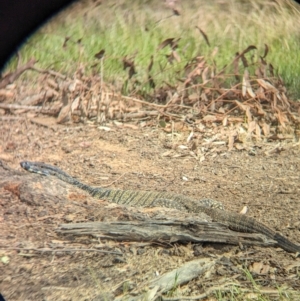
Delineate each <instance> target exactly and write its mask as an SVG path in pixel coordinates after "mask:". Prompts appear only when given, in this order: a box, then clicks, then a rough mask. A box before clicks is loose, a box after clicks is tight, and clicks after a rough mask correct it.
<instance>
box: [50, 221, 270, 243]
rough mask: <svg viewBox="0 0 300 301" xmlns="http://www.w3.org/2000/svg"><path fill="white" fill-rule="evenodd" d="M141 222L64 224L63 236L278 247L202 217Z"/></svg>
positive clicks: (258, 235) (267, 240)
mask: <svg viewBox="0 0 300 301" xmlns="http://www.w3.org/2000/svg"><path fill="white" fill-rule="evenodd" d="M166 219H167V220H155V219H153V218H152V219H151V220H150V219H148V218H146V217H145V220H139V221H114V222H88V223H70V224H62V225H60V226H59V227H58V228H57V229H56V232H58V233H60V234H73V235H93V236H95V237H99V238H107V239H113V240H121V241H123V240H127V241H151V242H162V241H165V242H168V243H169V242H185V243H186V242H198V243H200V242H214V243H226V244H232V245H239V244H244V245H257V246H275V241H273V240H271V239H268V238H266V237H265V236H264V235H261V234H257V233H251V234H250V233H240V232H233V231H231V230H229V229H228V228H227V227H226V226H224V225H222V224H219V223H213V222H207V221H205V220H204V219H202V218H198V217H190V218H185V219H180V218H174V217H171V218H166Z"/></svg>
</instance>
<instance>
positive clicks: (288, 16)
mask: <svg viewBox="0 0 300 301" xmlns="http://www.w3.org/2000/svg"><path fill="white" fill-rule="evenodd" d="M103 2H105V1H103ZM224 2H225V1H224ZM117 3H118V4H115V3H112V2H111V3H110V1H107V4H105V3H102V4H101V5H99V6H95V4H94V2H92V1H84V2H79V3H77V4H74V5H73V6H72V7H71V8H69V9H68V10H67V11H65V12H63V13H61V14H60V15H59V16H58V17H57V18H55V19H53V20H52V21H51V22H50V23H48V24H47V25H45V26H44V27H43V28H41V29H40V30H39V31H38V32H37V33H36V34H35V35H34V36H32V37H31V38H30V39H29V40H28V42H27V43H26V45H24V47H23V48H22V50H21V54H22V60H23V61H24V62H25V61H26V60H28V59H29V58H31V57H35V58H36V59H38V60H39V63H38V65H39V67H41V68H51V69H54V70H57V71H60V72H62V73H66V74H69V75H73V74H74V72H75V71H76V70H77V69H78V68H79V67H80V66H84V68H85V72H86V73H87V74H90V73H92V72H99V66H100V64H99V65H98V67H94V68H93V70H92V68H91V66H92V65H94V64H95V63H97V62H99V60H97V59H96V58H94V55H95V54H96V53H97V52H99V51H100V50H101V49H105V59H104V79H105V81H106V82H109V83H112V84H114V85H115V87H116V88H117V89H118V90H121V87H122V85H123V84H124V81H125V80H126V78H127V76H128V71H127V70H123V65H122V58H123V57H124V56H126V55H127V56H128V57H134V62H135V67H136V71H137V74H136V75H135V76H134V78H136V80H138V81H139V82H140V83H141V85H142V86H145V89H146V90H147V89H148V90H149V87H147V66H148V65H149V62H150V57H151V55H153V56H154V66H153V69H152V71H151V75H152V76H153V78H154V80H155V82H156V84H157V85H158V86H160V85H162V83H163V81H166V82H169V83H175V82H177V80H176V78H180V77H182V72H181V71H182V69H183V67H184V65H185V64H186V63H187V62H188V61H189V60H190V59H191V58H193V57H195V56H196V55H203V56H205V58H206V59H207V61H208V62H212V57H211V53H212V52H213V49H214V48H215V47H218V53H217V55H216V56H215V57H214V60H215V62H216V64H217V69H218V70H220V69H221V68H222V67H223V66H224V65H225V64H228V63H229V62H230V61H231V60H232V59H233V58H234V55H235V53H236V52H237V51H242V50H243V49H245V48H246V47H247V46H249V45H256V46H257V48H258V51H257V52H256V53H257V55H263V53H264V44H267V45H268V46H269V54H268V56H267V61H268V62H270V63H272V64H273V65H274V67H275V70H276V71H278V73H279V74H280V75H281V76H282V77H283V79H284V81H285V83H286V85H287V88H288V93H289V95H290V96H291V97H292V98H294V99H297V98H299V97H300V92H299V89H298V87H299V84H300V77H299V74H300V64H299V62H300V52H299V49H300V33H299V30H298V28H299V27H300V12H299V11H298V10H297V9H296V8H295V6H296V4H292V2H290V1H284V0H277V1H276V2H275V1H262V0H261V1H259V0H253V1H246V2H245V1H242V0H240V1H233V0H231V1H230V0H228V1H227V2H225V4H224V3H223V4H222V3H220V4H218V2H217V1H211V2H210V1H205V0H202V1H201V0H198V1H196V0H194V1H182V7H181V8H180V10H181V15H180V16H175V15H173V16H172V17H170V18H167V17H168V16H170V15H172V11H171V10H170V9H169V8H166V7H165V6H164V4H163V2H162V1H158V0H152V1H129V0H128V1H125V0H123V1H118V2H117ZM196 26H198V27H200V28H201V29H202V30H203V31H204V32H205V33H206V34H207V36H208V38H209V41H210V45H211V46H210V47H209V46H208V45H207V44H206V43H205V41H204V39H203V37H202V36H201V34H200V33H199V31H198V30H197V29H196V28H195V27H196ZM146 28H147V30H146ZM65 37H70V41H69V42H68V43H67V47H65V48H63V47H62V46H63V43H64V40H65ZM173 37H174V38H181V40H180V41H179V48H178V49H177V52H178V54H179V56H180V58H181V62H174V63H173V64H170V63H168V62H167V59H166V57H165V55H166V54H169V53H170V49H169V47H166V48H164V49H162V50H160V51H157V47H158V45H159V44H160V43H161V42H162V41H163V40H165V39H167V38H173ZM79 39H82V40H81V44H78V43H77V40H79ZM15 66H16V61H15V60H14V59H13V60H12V62H10V63H9V65H8V68H9V69H12V68H14V67H15ZM161 68H162V69H163V71H162V70H161ZM31 76H32V75H31Z"/></svg>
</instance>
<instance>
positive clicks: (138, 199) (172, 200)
mask: <svg viewBox="0 0 300 301" xmlns="http://www.w3.org/2000/svg"><path fill="white" fill-rule="evenodd" d="M20 165H21V167H22V168H23V169H25V170H27V171H29V172H33V173H38V174H41V175H45V176H51V175H52V176H56V177H57V178H59V179H60V180H62V181H64V182H67V183H69V184H72V185H74V186H77V187H79V188H81V189H83V190H85V191H87V192H88V193H89V194H91V195H92V196H93V197H96V198H99V199H103V200H107V201H110V202H114V203H117V204H123V205H128V206H134V207H167V208H174V209H178V210H182V211H188V212H191V213H199V212H204V213H205V214H207V215H208V216H210V217H211V218H212V219H213V220H214V221H216V222H220V223H222V224H225V225H227V226H228V227H229V228H230V229H232V230H235V231H241V232H250V233H251V232H257V233H261V234H264V235H266V236H267V237H269V238H271V239H273V240H275V241H276V242H277V245H278V246H279V247H281V248H282V249H284V250H286V251H288V252H294V253H297V252H300V246H299V245H296V244H294V243H293V242H291V241H290V240H288V239H287V238H286V237H284V236H282V235H281V234H279V233H277V232H275V231H274V230H272V229H270V228H269V227H267V226H266V225H264V224H262V223H260V222H258V221H256V220H255V219H254V218H251V217H248V216H245V215H243V214H238V213H234V212H229V211H225V210H223V205H222V204H221V203H220V202H218V201H215V200H211V199H201V200H198V201H197V200H194V199H191V198H189V197H186V196H183V195H180V194H171V193H165V192H151V191H138V190H136V191H135V190H121V189H108V188H101V187H99V188H97V187H96V188H94V187H91V186H89V185H86V184H83V183H81V182H80V181H78V180H77V179H75V178H73V177H71V176H70V175H68V174H67V173H65V172H64V171H62V170H60V169H59V168H57V167H54V166H51V165H48V164H45V163H41V162H28V161H24V162H21V163H20Z"/></svg>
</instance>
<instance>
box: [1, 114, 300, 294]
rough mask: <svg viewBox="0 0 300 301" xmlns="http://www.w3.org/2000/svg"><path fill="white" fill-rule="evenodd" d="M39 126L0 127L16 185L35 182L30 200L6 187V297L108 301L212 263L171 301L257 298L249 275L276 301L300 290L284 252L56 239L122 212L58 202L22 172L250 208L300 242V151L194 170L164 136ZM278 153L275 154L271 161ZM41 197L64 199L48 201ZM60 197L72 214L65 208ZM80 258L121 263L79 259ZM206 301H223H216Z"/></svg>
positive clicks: (246, 155) (232, 156)
mask: <svg viewBox="0 0 300 301" xmlns="http://www.w3.org/2000/svg"><path fill="white" fill-rule="evenodd" d="M41 121H42V123H44V124H45V125H46V126H42V125H41V124H37V123H33V122H30V121H29V120H26V119H20V120H4V121H1V122H0V160H2V162H4V163H6V164H7V165H8V166H9V167H10V168H13V169H17V170H18V171H19V172H20V174H19V177H21V178H22V177H28V179H32V182H34V181H37V182H36V183H35V186H33V187H35V189H36V191H32V194H26V195H25V193H24V187H23V188H22V187H20V186H18V183H19V180H18V178H17V177H16V180H15V181H11V180H10V181H5V175H4V176H3V175H2V177H1V181H0V184H1V185H0V212H1V214H0V220H1V238H0V239H1V240H0V244H1V250H0V258H1V260H2V262H1V263H0V275H1V276H0V286H1V292H2V294H3V295H4V297H5V298H6V299H7V300H112V299H114V297H115V296H118V295H122V294H123V293H124V292H126V290H127V291H130V290H131V289H133V288H136V287H140V288H143V284H144V283H145V282H147V280H150V279H153V278H155V277H157V275H161V274H163V273H165V272H167V271H170V270H172V269H175V268H176V267H179V266H180V265H182V264H183V263H184V262H186V261H190V260H193V259H197V258H208V257H210V258H215V257H216V256H221V257H222V260H220V262H219V263H218V265H217V266H216V267H215V268H214V269H213V270H212V271H210V273H209V274H207V275H205V277H201V278H197V279H194V280H193V281H191V282H189V283H188V284H187V285H184V286H181V287H180V288H177V289H176V290H175V291H174V295H173V296H177V295H181V294H183V295H187V296H189V295H197V294H200V293H203V292H204V291H205V290H206V289H207V288H209V287H211V286H218V285H219V284H224V283H232V282H233V281H235V282H236V283H239V284H240V285H241V286H242V287H243V288H250V290H253V286H252V284H251V281H250V280H249V277H247V276H246V273H245V269H248V270H250V271H251V274H252V277H253V278H254V280H255V282H256V283H257V285H258V286H259V287H260V289H261V290H264V291H266V292H267V295H269V296H270V298H271V299H272V298H274V300H275V299H278V297H276V295H277V294H275V295H274V296H273V295H272V294H273V293H272V292H273V291H274V290H273V289H275V288H277V287H278V286H280V287H283V291H282V293H283V295H284V291H287V290H288V289H293V290H299V289H300V281H299V275H300V273H299V267H300V260H299V258H295V257H294V255H293V254H289V253H287V252H285V251H283V250H281V249H279V248H260V247H247V248H246V247H245V246H244V247H243V246H229V245H218V244H210V243H205V244H202V245H199V244H188V245H183V244H171V243H170V244H161V245H150V244H142V243H138V242H117V241H109V240H99V239H98V240H97V239H95V238H92V237H79V238H78V237H77V238H74V237H69V236H67V237H66V236H62V235H58V234H57V233H56V232H55V231H54V230H55V228H56V227H57V226H58V225H59V224H62V223H66V222H70V221H71V222H82V221H91V220H115V219H118V218H121V215H122V212H124V211H122V210H121V209H120V207H118V206H114V205H113V204H109V203H107V202H104V201H101V200H96V203H97V206H96V205H95V204H96V203H95V200H92V198H91V197H89V196H88V195H87V194H86V193H85V192H83V191H81V190H79V189H77V188H76V187H71V186H70V185H68V184H64V183H62V182H60V183H59V185H60V186H59V187H60V188H61V189H60V190H59V191H52V190H53V189H52V188H53V187H52V186H51V183H52V182H59V180H57V179H55V178H53V179H47V180H44V179H43V177H42V176H39V175H31V174H28V173H26V172H25V171H23V170H21V168H20V166H19V162H20V161H23V160H29V161H44V162H47V163H49V164H53V165H57V166H58V167H59V168H61V169H63V170H64V171H66V172H67V173H69V174H71V175H73V176H76V177H77V178H79V179H80V180H82V181H83V182H85V183H88V184H90V185H94V186H107V185H108V186H109V187H118V188H126V189H138V190H155V191H171V192H174V193H181V194H185V195H188V196H190V197H193V198H195V199H200V198H203V197H208V198H213V199H216V200H218V201H221V202H223V203H224V205H225V207H226V209H227V210H232V211H236V212H239V211H240V210H241V209H242V208H243V207H244V206H248V208H249V212H248V213H247V214H248V215H249V216H253V217H255V218H256V219H257V220H259V221H261V222H263V223H265V224H267V225H269V226H270V227H272V228H273V229H275V230H277V231H279V232H281V233H282V234H284V235H286V236H287V237H288V238H289V239H291V240H292V241H294V242H297V243H300V239H299V234H300V232H299V231H300V222H299V216H300V201H299V200H300V188H299V177H300V176H299V170H300V157H299V154H300V149H299V143H297V142H295V143H287V144H282V147H280V148H278V147H276V144H277V143H278V142H276V143H266V144H265V145H264V146H263V147H257V148H256V149H255V153H253V152H248V151H246V150H241V151H237V150H234V151H231V152H228V150H227V148H226V147H225V146H220V147H217V149H214V148H213V147H212V148H210V150H209V151H208V152H207V153H206V155H205V158H204V159H203V160H196V159H195V158H194V157H193V156H192V155H190V154H189V152H188V151H185V150H184V149H180V147H179V148H176V147H175V148H173V149H170V148H169V147H170V142H171V145H173V146H174V145H176V139H177V136H172V137H171V136H170V135H171V134H169V133H166V132H164V131H163V130H162V129H160V128H158V127H156V126H153V127H146V128H138V127H136V128H135V127H132V128H130V127H126V128H122V127H117V126H114V125H111V126H109V127H110V131H105V130H103V129H101V128H99V127H98V126H95V125H92V124H90V125H89V124H86V125H82V124H81V125H72V126H67V125H56V124H55V122H52V121H51V119H46V118H42V119H41ZM179 135H180V134H179ZM170 137H171V138H170ZM172 139H173V140H172ZM179 144H180V143H179ZM270 149H275V150H278V151H274V152H269V153H268V155H266V151H267V150H270ZM213 150H214V151H213ZM19 179H20V178H19ZM45 181H46V182H45ZM45 183H46V184H45ZM44 184H45V185H47V187H42V186H43V185H44ZM56 187H57V186H56ZM45 190H47V191H48V193H55V195H56V196H55V197H53V199H45V198H43V191H45ZM37 195H38V197H36V196H37ZM57 195H60V200H64V203H61V202H58V201H57ZM62 204H63V205H62ZM91 204H92V205H91ZM123 214H124V213H123ZM79 248H83V249H90V248H93V249H99V250H101V249H103V250H108V251H111V252H117V253H120V252H121V253H122V256H120V255H116V254H113V253H112V254H105V253H101V252H97V251H93V252H89V251H74V250H73V251H72V249H79ZM42 250H44V251H42ZM268 292H269V293H268ZM275 292H276V291H275ZM272 296H273V297H272ZM228 298H229V297H228ZM242 299H243V298H242ZM178 300H179V299H178ZM210 300H215V299H214V297H213V295H212V296H211V299H210ZM224 300H226V298H225V299H224Z"/></svg>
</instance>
